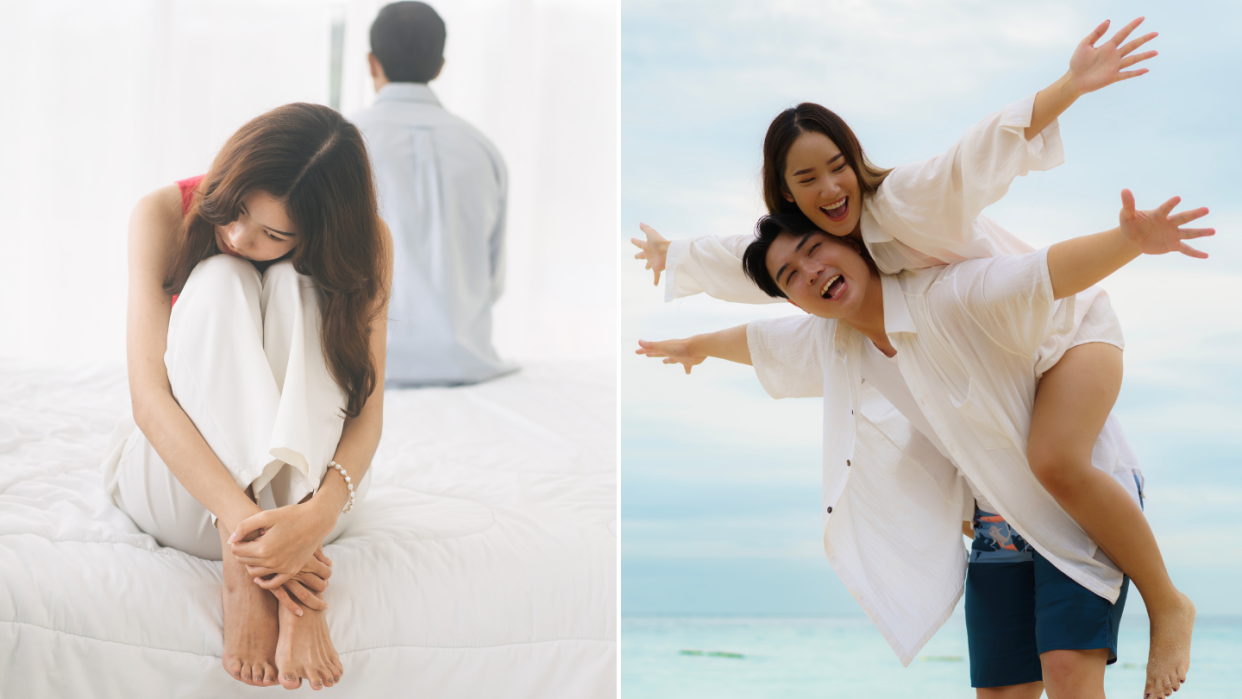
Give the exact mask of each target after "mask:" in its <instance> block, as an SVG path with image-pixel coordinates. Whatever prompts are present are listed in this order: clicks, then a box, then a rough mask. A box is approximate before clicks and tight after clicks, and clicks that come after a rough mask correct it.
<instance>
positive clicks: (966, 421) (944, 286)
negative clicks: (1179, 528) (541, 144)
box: [638, 190, 1213, 697]
mask: <svg viewBox="0 0 1242 699" xmlns="http://www.w3.org/2000/svg"><path fill="white" fill-rule="evenodd" d="M1177 201H1178V200H1177V199H1176V198H1175V199H1171V200H1169V201H1168V202H1166V203H1165V204H1164V205H1162V206H1161V207H1160V208H1158V209H1155V210H1153V211H1136V210H1135V208H1134V199H1133V197H1132V195H1131V194H1130V192H1129V191H1128V190H1126V191H1123V192H1122V202H1123V208H1122V211H1121V216H1120V226H1118V227H1117V228H1114V229H1112V230H1109V231H1105V232H1102V233H1097V234H1094V235H1090V236H1084V237H1080V238H1075V239H1073V240H1068V241H1065V242H1062V243H1057V244H1056V245H1053V246H1051V247H1050V248H1046V249H1045V250H1042V251H1039V252H1035V253H1030V254H1026V255H1002V256H997V257H990V258H983V259H975V260H967V261H964V262H958V263H954V264H950V265H945V266H939V267H931V268H925V269H918V270H907V271H903V272H901V273H899V274H895V275H888V274H882V273H880V272H879V271H878V270H877V268H876V266H875V265H874V263H872V262H871V260H870V258H869V257H868V256H866V254H865V252H864V250H865V249H864V248H863V247H862V246H861V244H859V243H857V242H856V241H854V240H852V239H849V238H840V237H837V236H833V235H829V234H827V233H825V232H824V231H822V230H820V229H819V228H817V227H816V226H815V224H813V223H812V222H811V221H810V220H809V219H807V218H806V217H805V216H804V215H802V214H801V213H788V214H785V213H782V214H775V215H772V216H767V217H764V218H763V219H761V220H760V222H759V225H758V227H757V237H756V239H755V240H754V241H753V242H752V243H751V244H750V246H749V247H748V248H747V249H746V252H745V254H744V256H743V265H744V268H745V271H746V273H747V275H748V276H749V277H750V278H751V279H752V280H753V281H754V282H755V284H756V285H758V287H759V288H760V289H762V290H763V291H764V292H765V293H767V294H768V295H770V296H774V297H784V298H787V299H788V300H789V301H790V302H792V303H793V304H794V305H796V306H798V307H799V308H801V309H802V310H804V311H806V312H807V313H808V314H809V315H805V316H793V317H789V318H782V319H778V320H773V321H761V322H756V323H750V324H748V325H743V326H739V327H736V328H731V329H728V330H724V331H720V332H717V333H711V334H706V335H698V336H695V337H692V338H689V339H685V340H669V341H665V342H644V341H640V342H639V345H640V349H639V350H638V353H639V354H645V355H647V356H650V357H663V358H664V362H665V363H670V364H671V363H680V364H682V365H684V367H685V369H686V372H687V373H689V372H690V369H691V367H693V366H695V365H697V364H699V363H701V362H703V361H704V360H705V359H706V358H707V357H718V358H722V359H728V360H730V361H734V362H740V363H744V364H751V365H753V366H754V367H755V372H756V374H757V375H758V377H759V380H760V382H761V383H762V384H763V386H764V388H765V389H766V390H767V391H768V393H769V394H770V395H771V396H773V397H774V398H784V397H810V396H816V397H823V398H824V435H823V437H824V452H823V456H824V464H823V474H824V480H823V498H824V502H823V508H824V509H823V511H822V513H823V516H824V546H825V551H826V552H827V554H828V558H829V561H830V562H831V563H832V566H833V568H834V570H835V571H836V572H837V573H838V575H840V577H841V578H842V581H843V582H844V583H845V584H846V586H847V587H849V589H850V591H851V592H852V593H853V594H854V596H855V598H856V599H858V601H859V603H860V604H861V605H862V607H863V609H864V610H865V611H866V612H867V613H868V615H869V616H870V617H871V619H872V620H873V621H874V622H875V623H876V625H877V626H879V627H880V629H881V631H882V632H884V634H885V636H886V637H887V638H888V639H889V641H890V643H891V644H893V645H894V648H895V649H898V652H899V654H900V655H901V656H902V660H903V662H908V661H909V659H910V658H911V657H913V653H915V652H917V650H918V647H921V646H922V644H923V643H925V642H926V640H927V639H928V638H930V637H931V635H932V634H933V633H934V632H935V631H936V629H937V628H938V627H939V626H940V624H942V623H943V622H944V620H945V619H946V618H947V617H948V615H949V613H950V612H951V611H952V609H953V607H954V606H955V605H956V602H957V599H958V597H959V595H960V594H961V590H962V586H963V577H964V574H965V573H966V564H967V559H966V557H965V556H964V554H963V551H962V546H961V542H960V539H959V538H958V536H959V534H958V532H959V528H958V526H959V523H960V522H961V521H962V520H963V519H971V520H973V521H974V522H975V532H974V537H975V539H974V543H973V545H972V552H971V555H970V557H969V567H970V576H969V577H968V578H966V591H967V592H966V594H967V601H966V611H967V625H968V631H969V639H970V652H971V673H972V684H974V685H975V686H976V687H981V688H996V689H998V690H1001V689H1013V690H1016V691H1015V692H1014V693H1013V696H1031V697H1036V696H1039V694H1040V693H1041V692H1042V691H1043V690H1044V688H1045V686H1044V685H1045V684H1046V685H1047V687H1046V688H1047V690H1048V694H1049V695H1050V696H1071V695H1073V696H1079V695H1080V694H1078V693H1075V692H1081V691H1083V690H1084V688H1085V689H1086V693H1085V694H1081V695H1082V696H1101V697H1102V696H1103V678H1104V667H1105V665H1106V664H1108V663H1111V662H1114V661H1115V659H1116V651H1117V629H1118V624H1119V622H1120V616H1121V611H1122V609H1123V608H1124V604H1125V591H1126V588H1127V585H1128V581H1127V580H1126V579H1125V578H1124V576H1123V575H1122V573H1121V571H1120V570H1118V569H1117V567H1116V566H1115V565H1114V564H1113V563H1112V561H1110V560H1109V559H1108V558H1107V556H1105V555H1104V554H1103V552H1101V551H1100V550H1099V548H1098V547H1097V546H1096V545H1095V543H1094V542H1093V541H1092V540H1091V539H1090V538H1089V537H1088V536H1087V535H1086V533H1085V532H1084V531H1083V530H1082V529H1081V527H1079V526H1078V524H1077V523H1075V521H1074V520H1073V519H1072V518H1071V517H1070V516H1069V515H1068V514H1066V512H1065V511H1064V510H1063V509H1062V508H1061V507H1060V506H1059V505H1058V504H1057V502H1056V501H1055V500H1054V499H1053V498H1052V496H1051V495H1049V493H1048V492H1047V491H1046V490H1045V489H1044V488H1043V487H1041V486H1040V484H1039V482H1038V481H1037V480H1036V478H1035V476H1034V475H1033V474H1032V472H1031V469H1030V465H1029V463H1028V462H1027V456H1026V453H1027V451H1026V447H1027V445H1026V441H1027V433H1028V430H1029V426H1030V419H1031V406H1032V404H1033V402H1034V396H1035V391H1036V388H1037V385H1038V376H1037V373H1036V368H1035V362H1036V360H1035V356H1036V350H1037V348H1039V346H1040V345H1041V343H1043V342H1044V340H1045V339H1047V338H1048V337H1050V336H1052V335H1054V334H1058V333H1067V332H1074V331H1075V327H1074V326H1075V325H1076V324H1080V323H1082V322H1083V317H1084V314H1082V313H1075V304H1090V303H1092V302H1093V299H1094V294H1097V293H1098V291H1096V290H1089V287H1091V286H1092V285H1093V284H1095V283H1097V282H1099V281H1100V280H1102V279H1104V278H1105V277H1107V276H1108V275H1109V274H1112V273H1113V272H1115V271H1116V270H1117V269H1119V268H1121V267H1122V266H1123V265H1125V264H1127V263H1129V262H1130V261H1132V260H1134V259H1135V258H1137V257H1138V256H1139V255H1140V254H1163V253H1167V252H1171V251H1181V252H1186V253H1187V254H1190V253H1194V254H1195V255H1202V253H1198V252H1197V251H1194V250H1193V249H1191V248H1189V247H1188V246H1187V245H1186V244H1185V243H1184V242H1183V241H1184V240H1185V239H1188V238H1195V237H1199V236H1203V235H1211V234H1212V233H1213V231H1212V230H1211V229H1183V228H1179V226H1181V225H1183V224H1186V223H1189V222H1190V221H1192V220H1194V219H1197V218H1200V217H1202V216H1204V215H1206V213H1207V210H1206V209H1196V210H1193V211H1186V212H1182V213H1178V214H1174V215H1170V212H1171V211H1172V209H1173V207H1174V206H1175V205H1176V203H1177ZM829 215H831V214H829ZM1075 295H1078V296H1077V298H1076V297H1075ZM877 392H878V394H879V396H882V397H883V399H885V400H886V401H887V402H884V401H875V400H870V399H869V396H875V395H876V393H877ZM888 406H891V407H888ZM894 408H895V410H896V412H897V413H899V414H900V416H901V417H902V418H904V421H899V420H893V419H892V418H893V417H894V415H893V409H894ZM904 425H908V426H912V428H913V429H911V428H910V427H906V426H904ZM1096 456H1097V458H1095V459H1093V463H1094V465H1095V466H1096V467H1097V468H1099V469H1101V470H1103V471H1104V472H1106V473H1108V474H1110V475H1111V476H1112V477H1113V478H1115V479H1116V480H1117V481H1118V482H1120V483H1121V484H1122V485H1123V486H1125V487H1126V489H1127V491H1128V492H1129V493H1131V494H1132V497H1133V498H1134V499H1135V500H1136V501H1138V502H1140V503H1141V499H1142V475H1141V472H1140V471H1139V468H1138V465H1137V463H1136V460H1135V458H1134V456H1133V454H1132V453H1131V452H1130V450H1129V447H1128V446H1127V444H1126V441H1125V438H1124V436H1123V435H1122V433H1121V429H1120V426H1119V425H1118V423H1117V421H1116V420H1115V419H1114V418H1112V417H1109V418H1108V421H1107V423H1106V424H1105V427H1104V429H1103V431H1102V432H1101V435H1100V438H1099V441H1098V442H1097V446H1096ZM847 481H848V482H849V488H848V489H847V488H846V483H847ZM1011 527H1012V528H1011ZM1037 590H1038V593H1037ZM1192 614H1193V613H1192ZM1192 618H1193V616H1192ZM1186 634H1187V639H1186V643H1187V644H1188V643H1189V626H1187V629H1186ZM903 644H904V645H903ZM1041 680H1042V681H1041ZM1019 688H1020V689H1019ZM980 694H981V695H985V694H987V692H986V690H981V692H980ZM1006 695H1007V696H1008V694H1006ZM988 696H991V695H988ZM998 696H999V695H998Z"/></svg>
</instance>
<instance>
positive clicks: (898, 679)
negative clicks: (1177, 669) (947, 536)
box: [621, 614, 1242, 699]
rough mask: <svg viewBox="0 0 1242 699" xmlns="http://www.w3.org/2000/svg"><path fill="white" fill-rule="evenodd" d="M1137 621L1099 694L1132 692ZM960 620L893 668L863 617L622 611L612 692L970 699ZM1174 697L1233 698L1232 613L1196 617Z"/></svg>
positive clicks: (1136, 681) (1241, 631) (1237, 690)
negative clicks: (1185, 670)
mask: <svg viewBox="0 0 1242 699" xmlns="http://www.w3.org/2000/svg"><path fill="white" fill-rule="evenodd" d="M1146 659H1147V619H1146V618H1145V617H1141V616H1133V617H1128V618H1126V619H1124V620H1123V621H1122V624H1121V639H1120V642H1119V649H1118V661H1117V663H1116V664H1114V665H1111V666H1109V668H1108V671H1107V672H1106V673H1105V679H1104V685H1105V692H1106V694H1107V695H1108V696H1109V697H1134V698H1140V697H1142V692H1143V677H1144V673H1143V664H1144V663H1145V661H1146ZM973 696H974V690H972V689H971V688H970V668H969V664H968V662H967V657H966V625H965V619H964V617H962V616H961V615H960V614H959V615H955V616H954V617H952V618H951V619H950V620H949V621H948V622H947V623H946V624H945V626H944V627H943V628H942V629H941V630H940V632H939V633H937V634H936V636H935V637H934V638H932V640H931V641H930V642H929V643H928V644H927V646H926V647H924V649H923V651H922V653H920V655H919V657H918V658H917V659H915V660H914V662H912V663H910V666H909V667H907V668H903V667H902V666H901V663H899V662H897V658H896V656H895V655H893V652H892V651H891V650H890V649H889V647H888V644H887V643H885V642H884V639H883V638H882V637H881V636H880V633H879V632H878V631H876V629H875V628H874V627H873V626H872V625H871V622H870V621H868V620H867V619H865V618H860V617H851V618H832V617H815V618H790V617H764V618H743V617H694V618H686V617H623V618H622V620H621V697H622V699H733V698H737V699H743V698H744V699H764V698H767V697H773V698H775V697H798V698H802V697H867V698H869V699H887V698H890V697H891V698H894V699H895V698H897V697H910V698H911V699H913V698H915V697H917V698H918V699H939V698H941V697H973ZM1175 696H1176V697H1177V699H1194V697H1237V696H1242V617H1201V618H1200V619H1199V620H1198V621H1197V623H1196V625H1195V640H1194V645H1193V648H1192V655H1191V672H1190V675H1189V677H1188V678H1187V682H1186V685H1185V686H1184V687H1183V688H1182V690H1181V691H1179V692H1178V693H1177V694H1176V695H1175Z"/></svg>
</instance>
